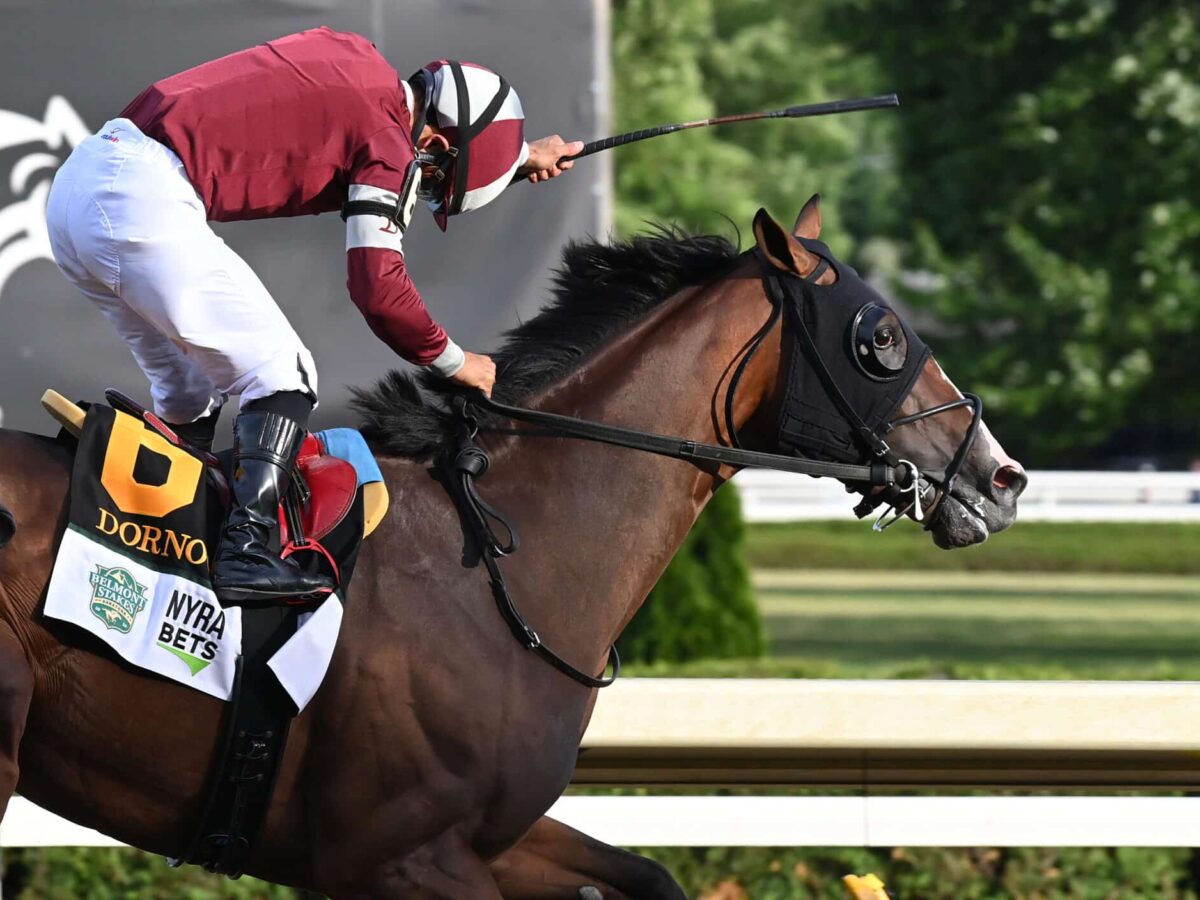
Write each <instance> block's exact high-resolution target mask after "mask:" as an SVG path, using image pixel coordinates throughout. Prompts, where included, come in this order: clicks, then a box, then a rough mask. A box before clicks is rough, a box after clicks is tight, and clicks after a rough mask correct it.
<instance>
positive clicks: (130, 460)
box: [100, 410, 204, 518]
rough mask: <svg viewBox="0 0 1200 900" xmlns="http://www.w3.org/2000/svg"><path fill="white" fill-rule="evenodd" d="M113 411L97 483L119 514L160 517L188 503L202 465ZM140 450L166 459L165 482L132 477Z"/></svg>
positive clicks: (198, 479)
mask: <svg viewBox="0 0 1200 900" xmlns="http://www.w3.org/2000/svg"><path fill="white" fill-rule="evenodd" d="M115 412H116V418H115V419H114V420H113V426H112V434H110V435H109V438H108V447H107V448H106V449H105V451H104V468H103V469H102V470H101V472H100V483H101V484H102V485H104V489H105V490H106V491H108V494H109V496H110V497H112V498H113V502H114V503H116V504H117V506H118V507H120V509H121V512H124V513H128V514H129V515H131V516H154V517H158V518H161V517H162V516H165V515H167V514H169V513H172V512H174V511H175V510H177V509H180V508H181V507H184V506H187V505H188V504H189V503H191V502H192V500H193V499H195V497H196V489H197V488H198V487H199V486H200V476H201V475H203V474H204V464H203V463H202V462H200V460H198V459H196V457H194V456H192V455H191V454H190V453H188V452H187V451H186V450H180V449H179V448H178V447H176V446H175V445H174V444H172V443H171V442H170V441H168V440H167V439H166V438H164V437H163V436H162V435H161V434H156V433H155V432H153V431H150V430H149V429H148V428H146V427H145V426H144V425H142V423H141V422H140V421H138V420H137V419H135V418H134V417H133V416H131V415H128V414H127V413H123V412H121V411H120V410H115ZM141 447H145V448H146V449H147V450H150V451H152V452H154V453H157V454H159V455H160V456H165V457H166V458H167V459H168V460H169V462H170V468H169V470H168V471H167V479H166V481H164V482H163V483H162V484H142V483H141V482H140V481H137V480H136V479H135V478H134V477H133V469H134V466H135V465H136V464H137V457H138V449H139V448H141Z"/></svg>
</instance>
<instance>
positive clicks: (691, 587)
mask: <svg viewBox="0 0 1200 900" xmlns="http://www.w3.org/2000/svg"><path fill="white" fill-rule="evenodd" d="M745 536H746V527H745V525H744V524H743V522H742V507H741V502H740V501H739V500H738V496H737V493H736V492H735V491H734V490H733V488H732V487H729V486H728V485H727V486H726V487H724V488H722V489H721V490H719V491H717V494H716V496H715V497H713V499H712V501H710V502H709V504H708V506H707V507H706V508H705V510H704V512H703V513H702V514H701V516H700V518H699V519H698V520H697V522H696V525H695V527H693V528H692V530H691V532H690V533H689V534H688V536H687V539H686V540H685V541H684V542H683V546H682V547H680V549H679V552H678V553H676V555H675V559H673V560H672V561H671V564H670V565H669V566H668V567H667V570H666V572H664V573H663V576H662V578H661V579H659V582H658V584H657V585H655V587H654V590H653V591H651V592H650V596H649V597H648V598H647V599H646V602H645V604H644V605H643V606H642V608H641V610H639V611H638V614H637V615H636V616H634V618H633V621H632V622H630V624H629V627H628V628H626V629H625V633H624V634H623V635H622V636H621V640H620V641H619V642H618V647H619V649H620V651H621V656H622V658H623V659H626V660H629V661H631V662H646V663H653V662H672V663H674V662H683V661H685V660H691V659H728V658H732V657H756V656H760V655H761V654H762V652H763V649H764V641H763V632H762V622H761V620H760V619H759V615H758V607H757V606H756V604H755V602H754V592H753V590H752V589H751V587H750V574H749V572H748V571H747V568H746V564H745V562H744V560H743V558H742V556H743V551H744V545H745Z"/></svg>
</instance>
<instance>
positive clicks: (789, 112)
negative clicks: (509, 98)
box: [513, 94, 900, 181]
mask: <svg viewBox="0 0 1200 900" xmlns="http://www.w3.org/2000/svg"><path fill="white" fill-rule="evenodd" d="M899 105H900V98H899V97H897V96H896V95H895V94H881V95H880V96H878V97H857V98H854V99H851V100H828V101H826V102H824V103H809V104H804V105H800V106H789V107H786V108H785V109H773V110H771V111H770V112H754V113H739V114H737V115H733V116H714V117H713V118H711V119H696V120H695V121H692V122H676V123H674V124H672V125H656V126H654V127H653V128H642V129H640V130H638V131H627V132H625V133H624V134H616V135H613V136H612V137H606V138H600V139H599V140H595V141H589V142H588V143H586V144H584V145H583V149H582V150H580V151H579V152H578V153H576V154H575V155H574V156H564V157H562V159H560V160H559V161H560V162H563V161H566V160H575V159H582V158H583V157H585V156H591V155H592V154H593V153H599V152H600V151H602V150H611V149H612V148H613V147H620V146H623V145H624V144H632V143H635V142H637V141H644V140H648V139H649V138H655V137H658V136H659V135H663V134H672V133H673V132H676V131H686V130H687V129H689V128H705V127H707V126H709V125H729V124H732V123H734V122H755V121H757V120H759V119H804V118H809V117H811V116H832V115H837V114H839V113H848V112H857V111H858V110H862V109H879V108H880V107H887V106H899ZM525 177H526V176H525V175H514V176H513V181H520V180H521V179H523V178H525Z"/></svg>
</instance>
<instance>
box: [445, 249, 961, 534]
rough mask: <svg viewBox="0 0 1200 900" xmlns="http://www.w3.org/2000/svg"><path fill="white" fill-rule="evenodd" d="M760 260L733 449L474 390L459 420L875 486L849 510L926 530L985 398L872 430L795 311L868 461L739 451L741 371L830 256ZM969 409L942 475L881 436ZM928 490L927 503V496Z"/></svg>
mask: <svg viewBox="0 0 1200 900" xmlns="http://www.w3.org/2000/svg"><path fill="white" fill-rule="evenodd" d="M755 252H757V251H755ZM760 258H761V257H760ZM762 265H763V267H764V271H763V284H764V288H765V294H766V297H767V299H768V300H769V301H770V303H771V306H772V310H771V315H770V316H769V318H768V319H767V321H766V323H765V324H764V325H763V326H762V328H760V329H759V330H758V331H757V332H756V333H755V335H754V337H753V338H751V341H750V344H749V347H748V349H747V351H746V353H745V354H744V355H743V357H742V359H741V361H740V362H739V364H738V366H737V368H736V369H735V371H734V374H733V376H732V378H731V379H730V383H729V390H728V392H727V393H726V397H725V420H726V430H727V432H728V434H729V441H730V446H724V445H718V444H705V443H701V442H698V441H692V440H688V439H686V438H680V437H670V436H667V435H660V434H653V433H650V432H645V431H637V430H634V429H630V428H622V427H620V426H616V425H607V424H605V423H602V422H595V421H591V420H588V419H580V418H576V417H574V416H564V415H559V414H557V413H548V412H543V411H541V410H536V409H529V408H527V407H523V406H513V405H510V404H507V403H501V402H500V401H498V400H493V399H492V398H490V397H485V396H484V395H483V394H480V393H478V392H476V393H474V394H472V395H471V396H470V397H469V398H465V397H464V398H461V400H460V402H458V403H456V404H455V412H456V415H457V416H458V417H459V418H460V419H463V418H467V419H469V421H470V424H471V426H472V427H478V425H479V418H478V416H476V415H474V414H473V413H472V412H471V410H470V409H469V408H468V407H471V406H473V407H476V408H478V409H480V410H486V411H487V412H490V413H494V414H496V415H500V416H503V417H505V418H509V419H514V420H516V421H520V422H528V423H530V424H533V425H540V426H543V427H544V428H547V429H548V430H549V431H550V432H552V433H554V434H555V435H559V436H563V437H573V438H578V439H580V440H586V441H595V442H597V443H602V444H610V445H613V446H617V447H624V448H626V449H630V450H637V451H640V452H643V453H653V454H656V455H659V456H668V457H672V458H674V459H683V460H692V461H703V462H716V463H723V464H727V465H732V466H739V467H743V468H755V469H772V470H775V471H779V472H794V473H799V474H803V475H810V476H812V477H814V478H836V479H838V480H840V481H842V482H844V483H846V484H847V490H851V491H853V490H862V489H868V490H869V489H875V490H874V491H873V492H872V493H869V494H866V495H865V496H864V499H863V500H862V502H861V503H859V504H858V506H856V507H855V508H854V512H855V515H857V516H858V517H859V518H860V519H861V518H863V517H865V516H867V515H869V514H870V513H871V512H873V511H874V510H876V509H877V508H879V507H880V506H886V509H885V510H884V512H883V513H882V514H881V515H880V516H879V518H878V519H876V521H875V525H874V528H875V530H876V531H883V530H885V529H886V528H888V527H889V526H891V525H893V524H894V523H895V522H896V521H897V520H898V519H900V518H902V517H903V516H905V515H906V514H908V513H909V512H910V511H912V513H913V518H914V519H915V520H916V521H918V522H922V523H923V524H924V525H925V528H926V529H928V528H929V527H930V526H931V525H932V522H933V519H934V515H933V514H934V513H935V512H936V510H937V508H938V506H940V504H941V500H942V499H943V498H944V497H945V496H946V495H948V494H949V493H950V491H951V490H952V489H953V487H954V483H955V481H956V480H957V479H958V476H959V474H960V472H961V471H962V467H963V465H964V464H965V463H966V458H967V453H968V452H969V450H970V448H971V444H972V443H973V442H974V440H975V436H976V434H977V433H978V432H979V426H980V424H981V423H982V421H983V401H982V400H981V399H980V398H979V397H978V396H976V395H975V394H968V393H964V394H963V396H962V398H961V399H958V400H951V401H949V402H946V403H940V404H938V405H937V406H932V407H930V408H929V409H923V410H921V411H919V412H916V413H913V414H912V415H908V416H902V417H901V418H898V419H893V420H891V421H890V422H888V423H886V424H885V425H884V426H883V427H882V428H880V429H878V430H877V429H873V428H871V427H870V426H868V425H867V424H866V423H865V422H864V421H863V419H862V417H861V416H860V415H859V414H858V412H857V411H856V410H855V409H854V407H853V406H852V405H851V404H850V402H849V401H848V400H847V399H846V397H845V394H844V393H843V392H842V390H841V389H840V388H839V387H838V385H837V383H836V382H835V381H834V379H833V376H832V375H831V374H830V372H829V367H828V366H827V365H826V364H825V361H824V359H823V357H822V356H821V352H820V350H819V348H818V347H817V346H816V344H815V343H814V342H813V340H812V335H811V334H810V333H809V330H808V326H807V325H806V324H805V322H804V321H803V319H802V318H801V317H798V316H788V322H789V324H790V325H791V326H792V327H793V328H794V329H795V330H796V332H797V337H798V338H799V340H800V346H801V348H802V349H803V350H804V353H805V355H806V357H807V358H808V361H809V363H810V364H811V365H812V366H813V368H814V370H815V371H816V372H817V374H818V376H819V377H820V378H821V380H822V384H823V385H824V387H825V389H826V391H827V392H828V393H829V395H830V397H831V399H832V400H833V402H834V403H835V404H836V405H837V407H838V409H839V411H840V412H841V414H842V416H843V417H844V418H845V420H846V421H847V423H849V424H850V425H851V427H852V428H853V430H854V434H855V435H856V437H857V438H858V439H859V441H860V443H861V444H862V446H863V450H864V456H865V460H864V461H863V462H860V463H840V462H830V461H827V460H818V459H809V458H806V457H801V456H796V455H792V454H786V453H777V452H776V453H772V452H764V451H758V450H745V449H743V448H742V446H741V443H740V442H739V440H738V435H737V428H736V427H735V426H734V422H733V409H734V401H735V397H736V394H737V389H738V385H739V383H740V382H741V379H742V376H743V375H744V374H745V371H746V368H747V367H748V366H749V364H750V361H751V360H752V359H753V357H754V355H755V353H757V351H758V349H759V348H760V347H761V346H762V344H763V342H764V341H765V340H766V338H767V335H768V334H769V333H770V332H771V330H772V329H773V328H774V327H775V325H776V324H777V323H778V322H779V319H780V317H781V316H782V314H783V310H784V307H785V305H786V292H785V288H784V281H783V279H784V278H790V279H794V280H797V281H799V280H807V281H810V282H815V281H816V279H818V278H820V277H821V275H822V273H824V271H825V268H826V267H827V266H828V261H827V260H826V259H824V258H822V259H821V263H820V264H819V265H818V266H817V267H816V268H815V269H814V270H813V271H812V272H810V273H809V274H808V276H807V277H804V278H802V276H799V275H790V274H785V273H782V272H780V271H779V270H777V269H775V268H774V267H773V266H771V265H770V263H768V262H766V260H765V259H762ZM967 406H969V407H971V410H972V416H971V424H970V426H968V428H967V430H966V433H965V434H964V435H963V438H962V440H961V441H960V442H959V445H958V448H957V449H956V450H955V453H954V456H953V457H952V458H951V460H950V463H949V464H948V465H947V466H946V468H945V469H944V470H943V471H942V472H941V473H940V474H937V473H933V472H929V471H925V472H922V471H921V470H920V469H918V468H917V466H916V464H915V463H913V462H912V461H910V460H907V459H902V458H901V457H900V456H899V455H898V454H897V453H896V452H895V451H894V450H892V448H891V446H890V445H889V444H888V442H887V440H886V436H887V435H890V434H891V433H892V432H893V431H895V430H896V429H897V428H902V427H904V426H906V425H912V424H914V423H916V422H919V421H921V420H922V419H928V418H930V417H932V416H936V415H940V414H942V413H946V412H950V411H951V410H954V409H959V408H962V407H967ZM931 494H932V495H933V498H932V502H930V500H929V497H930V495H931ZM889 513H891V514H892V515H891V518H886V517H887V516H888V515H889Z"/></svg>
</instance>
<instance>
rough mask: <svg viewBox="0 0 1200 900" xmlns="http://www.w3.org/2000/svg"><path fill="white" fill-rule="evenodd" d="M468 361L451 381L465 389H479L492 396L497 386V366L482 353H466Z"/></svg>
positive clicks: (452, 376)
mask: <svg viewBox="0 0 1200 900" xmlns="http://www.w3.org/2000/svg"><path fill="white" fill-rule="evenodd" d="M466 357H467V361H466V362H465V363H463V367H462V368H461V369H459V370H458V372H456V373H455V374H454V375H451V376H450V380H451V381H453V382H454V383H455V384H461V385H462V386H463V387H472V388H479V390H481V391H483V393H484V394H485V395H486V396H488V397H490V396H492V387H493V386H494V385H495V384H496V364H495V363H494V362H492V358H491V357H490V356H484V355H483V354H482V353H471V352H470V351H467V352H466Z"/></svg>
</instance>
